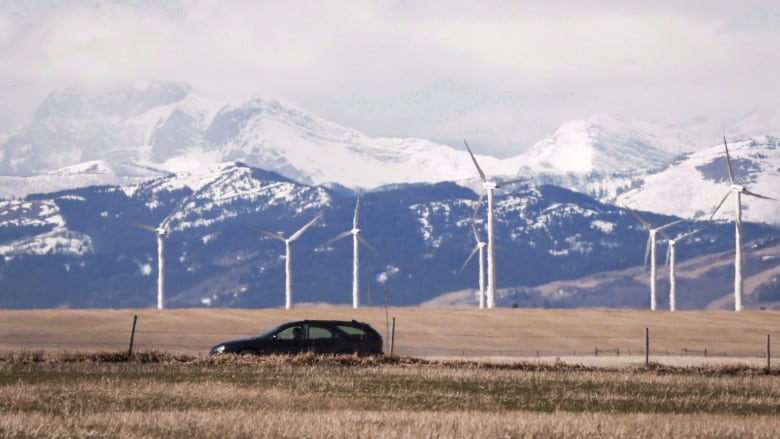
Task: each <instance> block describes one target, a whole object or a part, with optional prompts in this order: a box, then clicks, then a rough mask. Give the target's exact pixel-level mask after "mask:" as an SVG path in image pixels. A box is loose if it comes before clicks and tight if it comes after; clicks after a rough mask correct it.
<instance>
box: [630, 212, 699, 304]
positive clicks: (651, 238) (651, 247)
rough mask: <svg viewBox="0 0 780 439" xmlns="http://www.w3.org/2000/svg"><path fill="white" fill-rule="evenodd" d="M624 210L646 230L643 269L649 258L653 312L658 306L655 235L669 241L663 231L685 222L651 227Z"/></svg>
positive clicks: (678, 221) (639, 217) (633, 213)
mask: <svg viewBox="0 0 780 439" xmlns="http://www.w3.org/2000/svg"><path fill="white" fill-rule="evenodd" d="M626 209H627V210H628V211H629V212H631V214H632V215H634V218H636V219H637V220H638V221H639V222H640V223H642V225H643V226H645V229H647V233H648V236H647V245H645V267H647V258H648V257H650V309H651V310H653V311H655V310H656V308H657V306H658V299H657V296H656V290H655V284H656V269H655V265H656V257H655V236H656V234H658V233H660V234H661V236H663V237H664V238H666V239H670V238H669V237H668V236H667V235H666V234H665V233H664V232H663V231H664V230H666V229H668V228H669V227H672V226H674V225H677V224H680V223H681V222H683V221H685V220H684V219H679V220H677V221H672V222H670V223H669V224H665V225H663V226H660V227H653V225H652V224H651V223H650V221H647V220H646V219H644V218H642V217H641V216H639V214H638V213H636V212H634V211H633V210H631V209H629V208H628V207H626Z"/></svg>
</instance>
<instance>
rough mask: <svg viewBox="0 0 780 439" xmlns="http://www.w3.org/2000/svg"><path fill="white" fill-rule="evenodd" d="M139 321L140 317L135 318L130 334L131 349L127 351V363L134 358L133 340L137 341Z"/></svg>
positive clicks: (135, 316)
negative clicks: (136, 327) (136, 331)
mask: <svg viewBox="0 0 780 439" xmlns="http://www.w3.org/2000/svg"><path fill="white" fill-rule="evenodd" d="M136 321H138V316H137V315H134V316H133V330H132V331H131V332H130V349H128V351H127V361H130V359H132V358H133V340H134V339H135V322H136Z"/></svg>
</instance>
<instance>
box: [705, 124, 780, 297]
mask: <svg viewBox="0 0 780 439" xmlns="http://www.w3.org/2000/svg"><path fill="white" fill-rule="evenodd" d="M723 146H724V147H725V148H726V164H728V168H729V183H730V184H731V187H730V188H729V190H728V192H726V195H725V196H724V197H723V199H722V200H720V203H718V206H717V207H715V210H713V211H712V215H710V220H712V217H714V216H715V214H716V213H717V212H718V209H720V207H721V206H723V203H724V202H725V201H726V198H728V197H729V195H731V194H732V193H735V194H736V197H734V202H735V204H734V209H735V210H734V214H735V216H734V225H735V227H734V228H735V237H734V241H735V242H736V251H735V252H734V311H742V289H743V287H744V282H743V280H742V194H745V195H749V196H751V197H756V198H763V199H765V200H774V201H777V200H775V199H774V198H771V197H767V196H765V195H760V194H757V193H755V192H750V191H749V190H748V189H747V187H746V186H743V185H740V184H737V182H736V180H735V179H734V168H733V167H732V166H731V157H730V156H729V145H728V144H727V143H726V136H723Z"/></svg>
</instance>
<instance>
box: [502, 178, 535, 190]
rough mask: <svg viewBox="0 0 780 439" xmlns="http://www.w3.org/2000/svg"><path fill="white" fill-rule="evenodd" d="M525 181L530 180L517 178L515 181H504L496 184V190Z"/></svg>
mask: <svg viewBox="0 0 780 439" xmlns="http://www.w3.org/2000/svg"><path fill="white" fill-rule="evenodd" d="M524 181H528V179H527V178H516V179H514V180H507V181H502V182H500V183H496V188H500V187H504V186H509V185H510V184H515V183H522V182H524Z"/></svg>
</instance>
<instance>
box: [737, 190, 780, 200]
mask: <svg viewBox="0 0 780 439" xmlns="http://www.w3.org/2000/svg"><path fill="white" fill-rule="evenodd" d="M742 193H743V194H745V195H750V196H751V197H756V198H763V199H764V200H772V201H777V200H775V199H774V198H772V197H767V196H766V195H761V194H757V193H755V192H750V191H749V190H744V191H742Z"/></svg>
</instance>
